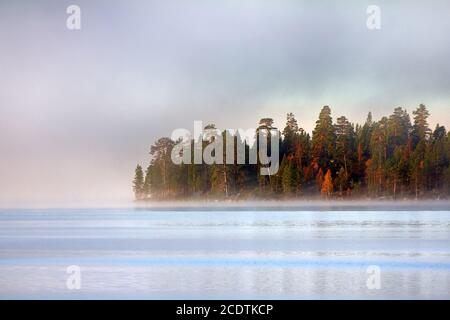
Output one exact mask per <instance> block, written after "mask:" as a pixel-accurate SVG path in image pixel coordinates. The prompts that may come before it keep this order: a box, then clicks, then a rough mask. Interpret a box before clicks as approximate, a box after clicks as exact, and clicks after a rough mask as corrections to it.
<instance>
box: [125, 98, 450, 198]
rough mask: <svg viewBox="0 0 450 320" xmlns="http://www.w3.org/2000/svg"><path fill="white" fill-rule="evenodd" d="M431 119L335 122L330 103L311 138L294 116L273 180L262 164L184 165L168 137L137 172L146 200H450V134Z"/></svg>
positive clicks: (421, 110) (423, 111) (139, 194)
mask: <svg viewBox="0 0 450 320" xmlns="http://www.w3.org/2000/svg"><path fill="white" fill-rule="evenodd" d="M428 117H429V112H428V110H427V108H426V106H425V105H423V104H421V105H420V106H419V107H418V108H417V109H416V110H415V111H413V113H412V119H411V117H410V115H409V114H408V112H407V111H406V110H404V109H402V108H395V109H394V111H393V113H392V114H391V115H390V116H388V117H383V118H381V119H380V120H378V121H375V120H373V119H372V114H371V113H369V114H368V116H367V120H366V122H365V123H364V124H362V125H360V124H353V123H351V122H350V121H349V120H348V119H347V118H346V117H345V116H341V117H338V118H337V119H336V122H333V119H332V116H331V109H330V108H329V107H328V106H325V107H323V108H322V110H321V112H320V115H319V118H318V120H317V121H316V125H315V128H314V130H313V132H312V135H310V134H309V133H307V132H305V130H303V129H302V128H301V127H300V126H299V124H298V122H297V120H296V119H295V117H294V114H292V113H288V114H287V117H286V124H285V127H284V128H283V129H282V131H281V132H280V143H279V161H280V165H279V170H278V171H277V173H276V174H274V175H268V176H267V175H266V176H265V175H261V174H260V172H259V170H258V164H238V163H237V161H235V162H234V163H232V164H229V163H227V164H225V162H224V164H212V165H207V164H205V163H202V164H185V163H182V164H180V165H176V164H174V163H173V162H172V160H171V156H170V155H171V151H172V148H173V147H174V146H175V145H176V141H172V140H171V139H170V138H167V137H164V138H160V139H159V140H157V141H156V142H155V143H154V144H153V145H152V146H151V148H150V155H151V158H150V163H149V165H148V166H147V167H146V169H145V172H144V169H143V168H142V166H141V165H138V166H137V167H136V169H135V177H134V180H133V190H134V193H135V196H136V199H138V200H145V199H155V200H156V199H157V200H161V199H312V198H319V197H320V198H326V199H330V198H349V199H353V198H359V199H390V200H395V199H425V198H426V199H443V198H448V197H449V194H450V166H449V164H450V161H449V160H450V134H448V133H447V131H446V128H445V127H443V126H440V125H436V127H435V128H434V130H431V129H430V128H429V124H428ZM208 127H209V128H215V126H214V125H211V124H210V125H208ZM259 128H269V129H276V128H274V127H273V120H272V119H270V118H264V119H261V120H260V122H259ZM276 130H278V129H276ZM233 139H240V137H239V136H238V135H237V136H234V137H233ZM207 144H208V141H203V146H205V145H207ZM192 145H193V144H192ZM253 147H255V146H254V145H253V146H250V145H246V146H245V148H246V150H249V149H250V148H253ZM225 151H226V150H224V156H226V155H225Z"/></svg>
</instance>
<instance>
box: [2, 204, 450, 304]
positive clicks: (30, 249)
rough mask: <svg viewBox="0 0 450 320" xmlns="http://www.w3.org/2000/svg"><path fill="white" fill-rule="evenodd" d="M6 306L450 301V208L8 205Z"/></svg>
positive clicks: (4, 246)
mask: <svg viewBox="0 0 450 320" xmlns="http://www.w3.org/2000/svg"><path fill="white" fill-rule="evenodd" d="M71 265H75V266H78V267H79V268H80V269H79V270H80V277H79V280H80V282H79V283H80V289H69V288H68V287H67V284H66V282H67V279H68V277H69V276H70V274H68V273H67V267H68V266H71ZM370 266H372V267H370ZM369 267H370V268H369ZM368 268H369V269H368ZM374 268H375V269H374ZM374 270H375V271H374ZM378 271H379V272H378ZM77 279H78V278H77ZM368 281H369V286H368V283H367V282H368ZM374 283H375V284H377V283H378V284H379V288H378V286H377V285H375V286H374V285H373V284H374ZM0 298H3V299H9V298H25V299H27V298H50V299H52V298H63V299H73V298H89V299H90V298H130V299H134V298H138V299H141V298H143V299H160V298H167V299H227V298H234V299H241V298H242V299H310V298H314V299H334V298H337V299H351V298H356V299H366V298H368V299H378V298H388V299H402V298H411V299H441V298H444V299H449V298H450V211H448V210H442V209H439V211H424V210H414V211H410V210H408V211H399V210H394V211H391V210H390V211H367V210H366V211H361V210H334V209H333V210H328V211H327V210H313V211H308V210H304V209H302V210H296V209H295V208H294V209H290V210H287V211H284V210H275V209H266V210H252V209H251V208H244V209H236V208H235V209H232V210H231V209H217V208H213V209H209V210H196V209H195V208H190V209H180V208H164V209H158V208H154V209H137V208H136V209H125V208H121V209H46V210H38V209H23V210H22V209H9V210H5V209H2V210H0Z"/></svg>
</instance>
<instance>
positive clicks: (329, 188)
mask: <svg viewBox="0 0 450 320" xmlns="http://www.w3.org/2000/svg"><path fill="white" fill-rule="evenodd" d="M332 193H333V179H332V178H331V170H330V169H328V171H327V174H326V175H325V178H324V179H323V183H322V194H324V195H326V196H327V197H329V196H331V194H332Z"/></svg>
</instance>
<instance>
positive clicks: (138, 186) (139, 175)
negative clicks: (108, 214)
mask: <svg viewBox="0 0 450 320" xmlns="http://www.w3.org/2000/svg"><path fill="white" fill-rule="evenodd" d="M133 191H134V195H135V197H136V199H142V198H143V196H144V194H145V193H144V172H143V171H142V167H141V166H140V165H137V166H136V169H135V170H134V180H133Z"/></svg>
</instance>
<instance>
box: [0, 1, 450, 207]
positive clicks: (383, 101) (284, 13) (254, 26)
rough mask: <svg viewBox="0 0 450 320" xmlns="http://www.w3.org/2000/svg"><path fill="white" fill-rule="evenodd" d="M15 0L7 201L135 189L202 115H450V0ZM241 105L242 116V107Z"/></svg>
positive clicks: (8, 57) (214, 118) (6, 119)
mask: <svg viewBox="0 0 450 320" xmlns="http://www.w3.org/2000/svg"><path fill="white" fill-rule="evenodd" d="M69 4H72V3H68V2H64V1H63V2H61V1H52V0H41V1H14V0H2V1H1V2H0V39H1V41H0V155H1V157H0V206H1V207H11V206H14V207H18V206H27V207H30V206H31V207H34V206H40V207H42V206H65V205H67V206H72V205H74V204H77V203H78V204H79V205H81V206H86V205H93V204H99V203H100V204H104V203H109V204H111V205H113V204H114V205H116V204H118V203H123V202H127V201H130V200H132V198H133V195H132V191H131V179H132V175H133V170H134V167H135V166H136V164H137V163H141V164H143V165H144V166H145V165H146V164H147V163H148V157H149V155H148V152H149V146H150V144H151V143H153V142H154V140H155V139H156V138H158V137H161V136H168V135H170V133H171V132H172V130H174V129H175V128H187V129H189V130H192V129H193V128H192V126H193V121H194V120H201V121H203V122H204V123H216V125H217V126H218V128H252V127H255V125H257V122H258V120H259V119H260V118H263V117H273V118H274V120H275V125H276V126H277V127H283V126H284V122H285V115H286V113H287V112H293V113H294V114H295V115H296V117H297V119H298V120H299V125H300V126H301V127H303V128H304V129H305V130H307V131H308V132H310V131H311V129H312V127H313V125H314V122H315V120H316V118H317V116H318V114H319V111H320V109H321V107H322V106H323V105H330V106H331V108H332V115H333V118H334V119H336V118H337V117H339V116H341V115H345V116H347V117H348V118H349V119H350V120H351V121H354V122H359V123H362V122H363V121H364V120H365V118H366V115H367V113H368V112H369V111H372V112H373V114H374V119H379V118H380V117H382V116H384V115H389V114H390V113H391V112H392V110H393V109H394V108H395V107H397V106H400V107H403V108H406V109H407V110H408V111H409V112H412V110H413V109H414V108H416V107H417V106H418V105H419V104H420V103H425V104H426V105H427V107H428V108H429V110H430V112H431V118H430V126H431V127H432V128H434V126H435V125H436V123H438V122H439V123H440V124H441V125H446V126H447V127H448V126H449V124H450V118H449V113H448V110H449V102H450V92H449V90H448V88H449V87H450V82H449V81H450V64H449V63H448V57H449V56H450V44H449V41H448V36H449V34H450V19H449V16H448V13H449V12H450V7H449V6H450V4H449V2H448V1H445V0H441V1H440V0H437V1H433V2H432V5H431V3H428V2H425V1H403V0H398V1H391V0H380V1H377V5H378V6H380V8H381V14H382V26H381V30H378V31H370V30H368V29H367V27H366V19H367V13H366V9H367V6H369V5H372V4H373V3H372V2H369V1H347V2H345V4H343V3H342V4H341V3H338V2H336V1H328V0H322V1H297V0H282V1H262V0H261V1H258V0H251V1H238V0H231V1H204V0H192V1H184V0H167V1H147V0H145V1H144V0H133V1H118V0H113V1H110V0H96V1H90V0H89V1H88V0H78V1H76V4H77V5H79V6H80V8H81V11H82V29H81V30H79V31H70V30H68V29H67V28H66V18H67V14H66V8H67V6H68V5H69ZM236 115H238V116H236Z"/></svg>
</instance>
